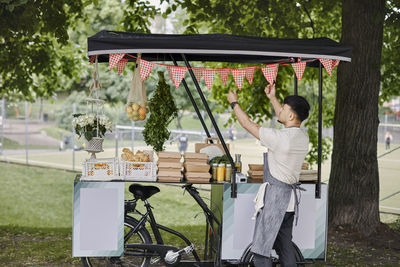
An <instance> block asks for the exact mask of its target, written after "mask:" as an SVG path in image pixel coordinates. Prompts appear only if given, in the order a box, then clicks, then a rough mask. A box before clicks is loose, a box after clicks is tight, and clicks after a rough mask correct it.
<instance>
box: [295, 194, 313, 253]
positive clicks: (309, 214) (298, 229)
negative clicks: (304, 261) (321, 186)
mask: <svg viewBox="0 0 400 267" xmlns="http://www.w3.org/2000/svg"><path fill="white" fill-rule="evenodd" d="M299 212H300V214H299V215H300V216H299V221H298V223H297V226H295V224H296V219H295V220H294V222H293V242H294V243H295V244H296V245H297V246H298V247H300V248H301V249H313V248H315V225H316V221H317V208H316V200H315V196H314V192H312V193H311V194H310V193H309V194H305V193H304V192H302V195H301V200H300V205H299Z"/></svg>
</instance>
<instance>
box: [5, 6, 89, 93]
mask: <svg viewBox="0 0 400 267" xmlns="http://www.w3.org/2000/svg"><path fill="white" fill-rule="evenodd" d="M85 4H86V2H85V1H82V0H78V1H73V0H68V1H56V2H53V1H2V3H1V4H0V36H1V37H0V44H1V51H2V56H1V57H0V95H1V96H6V97H8V98H17V99H28V100H32V99H33V98H34V97H48V96H51V95H52V93H53V92H54V91H55V90H56V89H59V88H62V86H63V85H64V84H62V83H61V81H62V78H69V79H71V78H72V77H74V75H77V74H78V73H77V71H76V66H78V65H79V57H77V58H76V57H74V54H75V52H76V50H77V49H76V48H75V47H74V46H73V45H72V44H71V43H69V42H68V33H67V29H68V28H69V27H70V26H71V25H72V24H73V22H74V21H75V20H76V19H78V18H80V17H81V16H82V9H83V7H84V5H85ZM75 77H76V76H75Z"/></svg>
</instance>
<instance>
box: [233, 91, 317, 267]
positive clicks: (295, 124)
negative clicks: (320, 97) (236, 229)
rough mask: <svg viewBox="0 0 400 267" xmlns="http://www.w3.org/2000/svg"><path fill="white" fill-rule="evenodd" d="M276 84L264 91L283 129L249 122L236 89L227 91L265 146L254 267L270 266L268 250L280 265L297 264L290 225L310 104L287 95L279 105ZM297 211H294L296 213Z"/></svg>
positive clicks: (240, 116)
mask: <svg viewBox="0 0 400 267" xmlns="http://www.w3.org/2000/svg"><path fill="white" fill-rule="evenodd" d="M275 91H276V90H275V85H268V86H267V87H266V88H265V94H266V95H267V97H268V98H269V99H270V101H271V104H272V106H273V108H274V110H275V113H276V115H277V116H278V121H279V122H280V123H282V124H283V125H284V127H285V128H283V129H281V130H277V129H272V128H264V127H261V126H260V125H258V124H256V123H254V122H252V121H251V120H250V119H249V117H248V116H247V114H246V113H245V112H244V111H243V110H242V109H241V107H240V105H239V104H238V102H237V99H238V98H237V94H236V92H235V93H234V92H232V91H229V93H228V101H229V103H230V104H231V107H232V108H233V110H234V112H235V115H236V117H237V119H238V121H239V123H240V125H242V127H243V128H245V129H246V130H247V131H248V132H249V133H251V134H252V135H253V136H254V137H256V138H257V139H259V140H260V142H261V145H263V146H265V147H267V148H268V153H266V154H264V184H263V185H262V186H261V187H260V190H259V193H258V194H257V198H256V199H258V201H257V203H256V209H258V210H257V215H256V225H255V229H254V236H253V245H252V248H251V251H252V252H253V253H254V265H255V266H257V267H258V266H272V262H271V260H270V253H271V249H272V248H274V249H275V250H276V252H277V253H278V255H279V259H280V262H281V266H296V259H295V251H294V247H293V245H292V227H293V220H294V217H295V215H296V222H297V209H298V197H297V193H296V190H297V189H300V188H299V184H298V181H299V176H300V171H301V165H302V163H303V161H304V158H305V157H306V155H307V152H308V145H309V138H308V135H307V133H306V131H305V130H304V129H301V128H300V125H301V123H302V121H304V120H305V119H307V117H308V115H309V110H310V106H309V104H308V102H307V100H306V99H305V98H303V97H301V96H294V95H293V96H288V97H286V98H285V99H284V105H283V106H282V105H281V104H280V103H279V101H278V100H277V98H276V97H275ZM260 201H261V205H260V203H259V202H260ZM295 213H296V214H295Z"/></svg>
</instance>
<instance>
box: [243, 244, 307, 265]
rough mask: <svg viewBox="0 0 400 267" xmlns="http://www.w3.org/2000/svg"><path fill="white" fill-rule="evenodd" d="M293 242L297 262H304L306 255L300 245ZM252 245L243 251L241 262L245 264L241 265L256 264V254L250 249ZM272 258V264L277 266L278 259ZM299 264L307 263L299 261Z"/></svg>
mask: <svg viewBox="0 0 400 267" xmlns="http://www.w3.org/2000/svg"><path fill="white" fill-rule="evenodd" d="M292 244H293V247H294V251H295V257H296V262H304V257H303V254H301V251H300V249H299V247H298V246H297V245H296V244H295V243H294V242H292ZM251 245H252V244H250V245H248V246H247V248H246V249H245V250H244V252H243V256H242V258H241V262H243V264H242V265H241V266H242V267H244V266H254V263H253V257H254V255H253V252H251V250H250V249H251ZM271 260H272V266H276V264H277V260H276V259H275V258H272V259H271ZM297 266H298V267H304V266H305V264H301V263H298V264H297Z"/></svg>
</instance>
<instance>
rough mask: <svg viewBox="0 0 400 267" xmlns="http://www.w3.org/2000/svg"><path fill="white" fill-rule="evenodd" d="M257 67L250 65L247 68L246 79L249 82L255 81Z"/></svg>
mask: <svg viewBox="0 0 400 267" xmlns="http://www.w3.org/2000/svg"><path fill="white" fill-rule="evenodd" d="M255 69H256V67H249V68H246V79H247V81H248V82H249V84H250V85H251V84H252V83H253V77H254V70H255Z"/></svg>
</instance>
